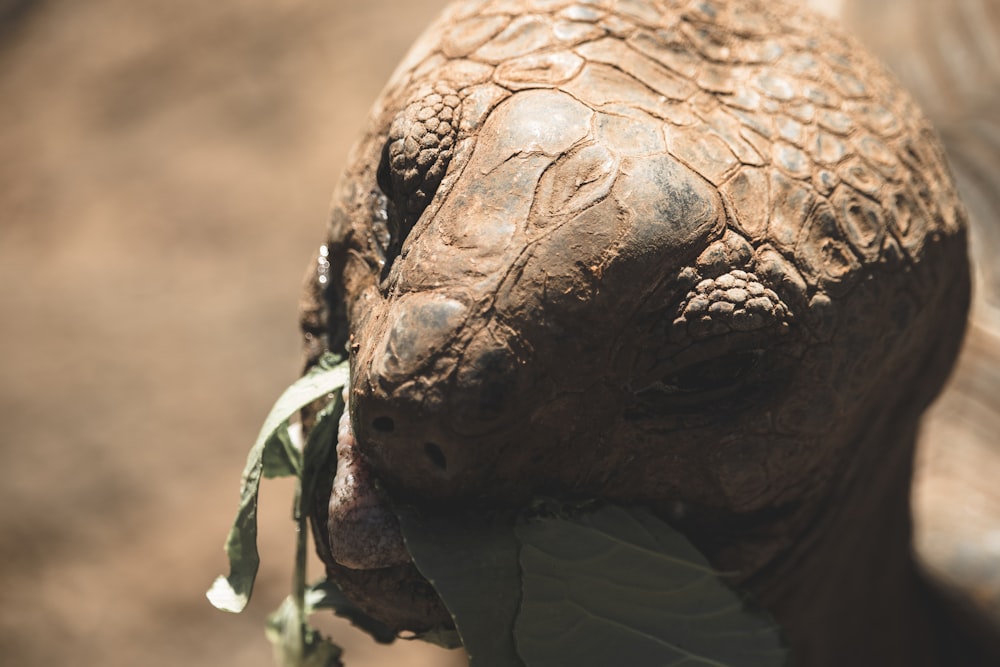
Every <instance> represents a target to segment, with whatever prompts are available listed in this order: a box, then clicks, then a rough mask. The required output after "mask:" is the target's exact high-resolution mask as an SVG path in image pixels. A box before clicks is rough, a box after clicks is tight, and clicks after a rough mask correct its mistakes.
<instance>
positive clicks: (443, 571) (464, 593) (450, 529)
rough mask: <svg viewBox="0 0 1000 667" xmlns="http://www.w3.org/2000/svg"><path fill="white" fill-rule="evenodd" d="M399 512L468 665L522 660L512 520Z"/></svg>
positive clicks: (510, 665)
mask: <svg viewBox="0 0 1000 667" xmlns="http://www.w3.org/2000/svg"><path fill="white" fill-rule="evenodd" d="M397 514H398V516H399V524H400V526H401V527H402V529H403V538H404V539H405V540H406V548H407V549H408V550H409V552H410V555H411V556H412V557H413V562H414V563H415V564H416V566H417V569H418V570H420V573H421V574H422V575H424V577H426V578H427V580H428V581H430V582H431V584H432V585H433V586H434V588H435V589H436V590H437V592H438V595H440V596H441V599H442V600H443V601H444V603H445V606H447V607H448V611H450V612H451V615H452V618H453V619H455V626H456V627H457V628H458V633H459V635H461V638H462V643H463V644H464V645H465V650H466V652H467V653H468V654H469V665H470V666H471V667H516V666H521V665H523V664H524V663H522V662H521V660H520V658H519V657H518V655H517V651H516V649H515V648H514V641H513V625H514V616H515V614H516V612H517V606H518V602H519V600H520V588H521V586H520V572H519V571H518V566H517V552H518V545H517V541H516V540H515V539H514V531H513V527H512V525H511V523H510V522H507V521H500V520H492V519H489V518H485V517H483V516H480V515H477V514H474V513H467V514H459V515H450V516H435V517H430V516H423V515H421V514H420V513H419V512H418V511H416V510H415V509H413V508H409V507H403V508H397ZM551 664H557V663H551ZM562 664H571V663H562Z"/></svg>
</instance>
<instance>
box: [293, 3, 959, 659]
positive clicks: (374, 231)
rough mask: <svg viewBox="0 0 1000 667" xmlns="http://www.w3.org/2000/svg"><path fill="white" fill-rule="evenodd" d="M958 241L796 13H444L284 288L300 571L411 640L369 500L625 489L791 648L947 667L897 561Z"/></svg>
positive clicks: (942, 630) (407, 596) (948, 358)
mask: <svg viewBox="0 0 1000 667" xmlns="http://www.w3.org/2000/svg"><path fill="white" fill-rule="evenodd" d="M612 6H614V7H615V9H611V7H612ZM965 253H966V251H965V220H964V213H963V210H962V208H961V206H960V204H959V202H958V201H957V199H956V196H955V194H954V190H953V186H952V183H951V178H950V176H949V174H948V170H947V167H946V165H945V161H944V158H943V154H942V152H941V149H940V147H939V144H938V142H937V140H936V138H935V135H934V133H933V131H932V130H931V128H930V127H929V125H928V123H927V122H926V121H925V120H924V118H923V116H922V115H921V113H920V111H919V110H918V109H917V108H916V107H915V106H914V104H913V103H912V101H911V100H910V99H909V97H908V96H907V95H906V94H905V93H904V92H902V91H901V90H900V89H899V88H898V87H897V86H896V84H895V83H894V82H893V81H891V80H890V79H889V78H888V77H887V76H886V74H885V73H884V72H883V70H882V69H881V67H880V66H879V65H878V64H877V63H875V62H874V61H873V60H872V59H871V58H870V57H869V56H867V55H866V54H865V53H864V52H863V51H862V50H861V49H860V48H859V47H858V46H857V45H856V44H854V43H853V42H851V41H850V40H847V39H845V38H843V37H841V36H840V35H839V34H838V33H837V32H836V30H834V29H832V28H831V27H830V26H829V25H826V24H824V23H823V22H822V21H821V20H820V19H818V18H816V17H814V16H812V15H809V14H804V13H802V11H801V10H800V9H798V8H791V7H788V6H785V5H782V4H780V3H776V2H767V3H764V2H760V3H758V2H749V1H747V2H724V1H716V2H669V1H668V2H663V3H659V4H656V3H652V2H644V1H640V0H633V1H632V2H618V3H613V5H612V3H587V4H585V5H577V4H574V3H572V2H569V1H565V2H563V1H541V0H538V1H536V2H529V1H527V0H507V1H506V2H504V1H501V0H498V1H496V2H486V3H469V2H467V3H459V4H456V5H454V6H452V7H451V8H450V9H449V10H448V11H447V12H446V13H445V15H444V16H443V17H441V18H440V19H439V20H438V22H437V23H436V24H435V25H434V26H432V27H431V28H430V29H429V30H428V32H427V33H426V35H425V37H424V38H422V39H421V41H420V42H419V43H418V44H417V45H416V46H415V47H414V50H413V51H412V52H411V54H410V55H409V56H408V57H407V59H406V60H405V62H404V63H403V64H402V65H401V67H400V68H399V70H398V71H397V73H396V74H395V76H394V77H393V79H392V80H391V81H390V83H389V85H388V87H387V88H386V90H385V92H384V93H383V95H382V97H381V98H380V99H379V101H378V102H377V103H376V106H375V109H374V111H373V114H372V117H371V121H370V124H369V127H368V129H367V132H366V134H365V136H364V138H363V139H362V140H361V142H360V143H359V144H358V145H357V146H356V148H355V150H354V152H353V154H352V157H351V160H350V164H349V166H348V168H347V172H346V174H345V175H344V177H343V179H342V180H341V183H340V186H339V189H338V192H337V194H336V197H335V203H334V211H333V215H332V220H331V225H330V230H329V237H328V240H327V243H326V245H325V247H324V250H323V252H322V253H321V255H320V256H319V257H318V261H317V262H316V264H315V265H314V267H313V268H311V270H310V274H309V280H308V286H307V290H306V294H305V298H304V304H303V330H304V332H305V339H306V349H307V355H308V357H309V359H310V360H314V359H316V358H317V357H318V355H319V354H321V353H322V352H323V351H324V350H326V349H332V350H341V349H344V347H345V346H346V347H347V348H348V349H349V351H350V356H351V371H352V381H351V387H350V392H349V404H350V418H351V426H352V427H353V434H352V433H349V432H347V431H345V432H344V433H343V434H342V436H341V442H340V444H339V446H338V452H340V454H341V458H340V462H339V463H338V467H339V470H338V471H333V470H331V471H330V486H328V487H326V489H327V490H329V489H333V491H332V493H326V494H325V495H324V497H323V498H319V499H317V502H316V511H315V513H314V527H315V529H316V533H317V537H318V542H319V548H320V554H321V556H322V557H323V559H324V561H325V562H326V563H327V565H328V568H329V569H330V574H331V576H333V577H334V578H336V579H337V580H338V581H339V582H340V583H341V584H342V586H343V587H344V589H345V591H346V592H347V593H348V595H349V596H351V597H352V598H354V599H355V601H356V602H357V603H358V604H359V605H360V606H362V607H363V608H364V609H366V610H368V611H369V612H370V613H372V614H373V615H375V616H377V617H379V618H380V619H382V620H384V621H385V622H387V623H388V624H389V625H391V626H392V627H395V628H397V629H400V630H403V629H408V630H418V631H420V630H426V629H429V628H431V627H435V626H441V625H447V624H448V623H449V622H450V621H449V619H448V616H447V613H446V612H445V611H444V609H443V607H442V606H441V604H440V602H439V601H438V600H437V598H436V596H435V594H434V592H433V590H432V589H431V588H430V587H429V585H427V583H426V582H425V581H423V580H422V579H421V578H420V576H419V575H418V574H417V573H416V570H415V569H414V568H413V567H412V565H410V564H409V563H408V562H407V560H406V556H405V551H404V550H401V549H400V548H399V541H398V535H395V534H394V533H395V529H394V519H393V518H392V515H391V513H390V512H389V510H388V509H387V507H386V503H387V502H388V500H389V499H390V498H391V499H393V500H397V501H398V500H405V501H407V502H412V503H417V504H423V505H426V506H434V507H447V506H449V505H453V504H455V503H468V502H478V503H483V504H487V505H494V506H497V507H517V506H519V505H520V504H522V503H524V502H525V501H526V500H527V499H528V498H530V497H531V496H533V495H536V494H547V495H550V496H551V495H555V496H558V497H564V498H591V497H600V498H606V499H609V500H612V501H614V502H619V503H639V504H643V505H647V506H650V507H652V508H654V509H655V510H656V511H658V512H659V513H660V514H661V516H664V517H665V518H667V519H669V520H671V521H673V522H674V523H675V524H676V525H677V526H678V527H680V528H681V529H682V530H684V531H685V532H686V533H687V534H688V535H689V536H690V537H691V539H692V540H694V542H695V543H696V544H697V545H698V546H699V547H700V548H701V549H702V550H703V551H704V552H705V553H706V554H707V555H708V556H709V557H710V559H712V561H713V563H715V564H716V566H717V567H719V568H721V569H723V570H726V571H730V572H735V573H737V577H736V580H737V581H738V582H740V583H741V584H743V585H744V586H745V587H747V588H748V589H749V590H751V591H753V592H754V593H755V594H756V595H757V596H758V598H759V599H760V600H761V601H762V602H763V603H764V605H765V606H767V607H768V608H769V609H771V610H772V611H773V612H774V613H775V614H776V616H777V617H778V619H779V621H781V622H782V624H783V626H784V627H785V630H786V632H787V634H788V637H789V640H790V642H791V645H792V649H793V655H794V656H795V661H796V664H803V665H825V664H831V665H834V664H838V665H839V664H928V665H929V664H949V663H948V662H947V661H948V660H950V659H952V658H953V657H954V656H955V655H956V653H955V652H956V651H958V650H964V649H956V648H955V647H956V646H966V645H967V644H968V642H967V641H966V640H965V639H964V638H962V637H960V636H959V635H958V634H956V633H957V632H958V631H957V630H953V629H952V628H951V625H950V624H949V623H948V622H945V621H941V617H940V614H943V613H944V612H943V611H941V610H940V608H939V607H940V605H939V604H938V602H937V601H936V599H935V598H933V596H932V595H931V594H930V593H929V592H927V591H926V590H925V589H924V588H923V587H922V586H921V584H920V582H919V579H918V575H917V573H916V572H915V571H914V567H913V564H912V562H911V559H910V556H909V539H910V533H909V530H910V528H909V513H908V500H907V493H908V489H909V479H910V474H911V468H912V451H913V443H914V437H915V432H916V428H917V423H918V420H919V416H920V414H921V412H922V411H923V410H924V408H925V407H926V406H927V405H928V404H929V402H930V401H931V400H932V399H933V398H934V396H935V395H936V394H937V393H938V391H939V389H940V387H941V385H942V383H943V382H944V380H945V378H946V377H947V374H948V372H949V369H950V368H951V365H952V363H953V361H954V357H955V354H956V351H957V348H958V345H959V342H960V339H961V336H962V332H963V330H964V322H965V312H966V309H967V305H968V290H969V287H968V266H967V260H966V254H965ZM335 472H336V477H335V476H334V473H335ZM359 480H364V483H361V482H359ZM375 480H377V484H376V482H375ZM387 533H388V534H389V535H387ZM340 544H358V545H360V546H359V548H356V549H352V548H347V549H346V551H345V549H344V548H341V547H338V546H337V545H340ZM376 544H378V545H387V544H388V545H391V546H390V547H385V548H384V547H382V546H380V547H379V548H377V549H376V548H368V547H369V546H370V545H376ZM331 545H333V546H332V547H331ZM886 619H890V620H886ZM876 623H878V624H880V625H879V627H880V628H881V632H880V633H879V636H874V635H873V633H872V631H871V628H872V627H873V626H874V624H876ZM928 627H934V628H935V631H934V632H924V630H926V628H928ZM914 632H918V633H922V634H920V635H919V636H920V637H922V639H920V640H917V641H910V640H908V639H907V636H908V635H912V634H913V633H914ZM963 659H964V658H963ZM970 660H971V658H970ZM969 664H972V663H971V662H970V663H969Z"/></svg>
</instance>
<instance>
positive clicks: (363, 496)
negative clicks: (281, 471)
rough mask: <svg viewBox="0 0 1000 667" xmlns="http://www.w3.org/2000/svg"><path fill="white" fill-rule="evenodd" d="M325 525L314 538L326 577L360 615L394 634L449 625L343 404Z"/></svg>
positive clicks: (443, 607)
mask: <svg viewBox="0 0 1000 667" xmlns="http://www.w3.org/2000/svg"><path fill="white" fill-rule="evenodd" d="M347 393H348V392H347V391H345V401H346V400H347V399H346V395H347ZM325 524H326V525H325V530H320V531H319V535H317V537H318V539H319V540H320V541H323V542H326V544H325V545H323V546H325V547H326V548H325V549H324V548H321V549H320V554H321V556H322V557H323V559H324V560H325V561H326V563H325V564H326V569H327V576H328V577H329V578H330V579H331V580H332V581H334V582H336V584H337V585H338V587H339V588H340V589H341V590H342V591H343V592H344V594H345V595H346V596H347V597H348V599H350V600H351V601H352V602H353V603H354V604H355V605H357V607H358V608H359V609H360V610H361V611H363V612H364V613H365V614H367V615H369V616H371V617H372V618H374V619H376V620H378V621H379V622H381V623H383V624H384V625H385V626H387V627H388V628H389V629H390V630H392V631H393V632H396V633H399V632H403V631H409V632H416V633H424V632H428V631H432V630H438V629H450V628H453V627H454V624H453V621H452V619H451V615H450V614H449V613H448V610H447V609H446V608H445V606H444V604H443V603H442V602H441V600H440V598H439V597H438V595H437V592H436V591H435V590H434V587H433V586H432V585H431V584H430V582H428V581H427V580H426V579H425V578H424V577H423V576H422V575H421V574H420V572H419V571H418V570H417V568H416V566H415V565H414V564H413V561H412V560H411V558H410V555H409V552H407V550H406V545H405V544H404V542H403V536H402V531H401V530H400V526H399V520H398V519H397V518H396V515H395V513H394V512H393V511H392V509H391V507H390V506H389V503H388V502H387V501H386V500H385V498H384V495H383V494H382V493H380V489H379V488H378V485H377V481H376V478H375V476H374V474H373V473H372V471H371V470H370V468H369V467H368V465H367V463H365V461H364V459H363V458H362V457H361V455H360V453H359V452H358V446H357V441H356V440H355V437H354V432H353V429H352V427H351V420H350V412H349V410H347V409H346V406H345V410H344V413H343V415H342V416H341V418H340V424H339V426H338V430H337V471H336V474H335V476H334V480H333V485H332V489H331V492H330V496H329V501H328V505H327V513H326V521H325Z"/></svg>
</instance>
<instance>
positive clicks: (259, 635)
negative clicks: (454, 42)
mask: <svg viewBox="0 0 1000 667" xmlns="http://www.w3.org/2000/svg"><path fill="white" fill-rule="evenodd" d="M441 4H442V2H441V0H419V1H417V2H408V3H398V2H390V1H389V0H378V1H375V2H366V3H339V2H307V1H305V0H278V1H275V0H244V1H242V2H239V3H205V2H194V1H192V0H145V1H144V2H134V1H130V0H91V1H90V2H73V1H71V0H47V1H42V0H36V1H34V2H21V1H17V2H15V1H11V0H0V100H2V103H0V155H2V156H3V158H4V159H3V161H2V162H0V308H2V310H3V314H2V316H0V350H2V352H0V438H2V439H0V442H2V445H0V446H2V450H0V451H2V464H0V508H3V509H2V511H0V562H2V563H3V566H2V569H0V590H3V594H2V597H3V604H2V605H0V655H3V662H4V663H5V664H10V665H101V666H106V667H113V666H115V665H130V666H131V665H139V664H141V665H150V666H156V665H164V666H166V665H171V666H173V665H241V666H249V665H261V666H262V667H263V666H265V665H271V664H273V663H272V661H271V656H270V649H269V647H268V645H267V643H266V641H265V639H264V634H263V626H264V617H265V616H266V614H267V613H269V612H270V611H271V610H272V609H274V608H275V607H276V606H277V605H278V603H279V602H280V600H281V598H282V597H284V595H285V594H286V593H287V592H288V588H289V580H290V566H291V560H292V554H293V533H292V523H291V521H290V519H289V511H290V504H291V488H292V487H291V485H290V484H289V483H288V482H287V481H285V480H281V481H275V482H270V483H267V484H266V485H265V488H264V492H263V498H262V507H261V524H262V531H263V534H262V536H261V542H262V544H261V551H262V559H263V564H262V569H261V574H260V579H259V583H258V588H257V592H256V595H255V598H254V600H253V602H252V604H251V606H250V608H249V610H248V611H247V612H245V613H244V614H243V615H242V616H228V615H226V614H223V613H221V612H217V611H215V610H213V609H212V608H211V607H210V606H209V604H208V602H207V601H206V600H205V597H204V591H205V589H206V588H207V586H208V585H209V584H210V583H211V581H212V579H213V578H214V577H215V576H216V575H217V574H218V573H220V572H222V571H223V570H224V569H225V567H226V563H225V559H224V555H223V552H222V542H223V539H224V537H225V534H226V531H227V530H228V525H229V522H230V521H231V519H232V515H233V512H234V510H235V508H236V500H237V487H238V483H239V475H240V472H241V469H242V465H243V461H244V457H245V455H246V451H247V449H248V448H249V446H250V444H251V442H252V441H253V438H254V436H255V435H256V431H257V429H258V427H259V425H260V423H261V421H262V419H263V417H264V415H265V413H266V412H267V409H268V408H269V407H270V404H271V402H272V401H273V400H274V398H275V397H276V396H277V394H278V393H279V392H280V391H281V390H282V389H283V388H284V387H285V386H286V385H287V384H288V383H289V382H291V381H292V380H293V379H294V378H295V377H296V375H297V372H298V370H299V348H298V346H299V341H298V334H297V331H296V304H297V299H298V291H299V284H300V278H301V275H302V271H303V269H304V265H305V262H306V260H307V259H308V257H309V255H310V253H311V252H312V251H313V249H314V247H315V245H316V244H317V243H318V242H319V241H320V239H321V238H322V233H323V228H324V223H325V214H326V210H327V203H328V198H329V192H330V191H331V189H332V185H333V183H334V181H335V179H336V177H337V174H338V171H339V169H340V168H341V166H342V164H343V162H344V159H345V155H346V152H347V149H348V147H349V144H350V142H351V141H352V140H353V138H354V137H355V135H356V134H357V131H358V128H359V127H360V125H361V123H362V121H363V118H364V115H365V114H366V112H367V108H368V105H369V104H370V103H371V100H373V99H374V98H375V95H376V93H377V92H378V89H379V88H380V87H381V85H382V84H383V82H384V81H385V80H386V78H387V77H388V74H389V72H390V70H391V69H392V67H393V66H394V65H395V63H396V62H397V61H398V60H399V58H400V57H401V55H402V53H403V51H404V50H405V48H406V46H407V45H408V44H409V43H410V42H411V41H412V39H413V38H414V36H415V34H416V33H417V31H419V29H420V28H421V27H422V26H423V25H424V24H426V23H427V22H428V21H429V20H430V18H431V17H432V15H433V14H434V13H435V12H436V11H437V9H438V7H439V6H440V5H441ZM319 571H320V569H319V568H318V567H316V566H315V564H314V565H313V570H312V572H313V573H314V574H317V575H318V573H319ZM326 626H327V627H328V628H330V627H332V628H333V630H332V631H333V632H334V633H335V635H336V639H337V640H338V641H339V642H340V643H341V644H343V645H344V646H345V647H346V649H347V656H346V658H347V661H348V664H349V665H351V666H352V667H356V666H361V665H375V664H392V665H431V664H434V665H445V664H461V661H462V658H461V654H460V653H457V652H444V651H442V650H438V649H436V648H434V647H430V646H427V645H424V644H421V643H409V642H399V643H397V644H396V645H394V646H393V647H390V648H385V647H379V646H376V645H375V644H374V643H373V642H371V641H370V640H368V639H367V638H366V637H364V636H362V635H360V634H359V633H356V632H355V631H353V630H351V629H349V628H348V627H347V626H346V624H344V623H339V622H338V623H337V624H336V625H334V624H333V623H326Z"/></svg>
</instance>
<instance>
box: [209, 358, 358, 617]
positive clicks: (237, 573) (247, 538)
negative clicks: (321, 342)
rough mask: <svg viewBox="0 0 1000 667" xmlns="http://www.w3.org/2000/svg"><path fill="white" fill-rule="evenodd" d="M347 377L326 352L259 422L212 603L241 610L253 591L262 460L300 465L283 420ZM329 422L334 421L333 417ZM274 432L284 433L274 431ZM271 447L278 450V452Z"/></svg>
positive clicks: (291, 467)
mask: <svg viewBox="0 0 1000 667" xmlns="http://www.w3.org/2000/svg"><path fill="white" fill-rule="evenodd" d="M338 362H339V363H338ZM347 379H348V364H347V362H346V361H344V362H340V360H339V359H338V358H337V357H335V356H334V355H330V354H328V355H326V357H324V358H323V359H322V360H321V361H320V363H319V364H317V365H316V366H315V367H313V369H312V370H311V371H310V372H309V373H308V374H307V375H306V376H304V377H302V378H300V379H299V380H298V381H297V382H295V384H293V385H292V386H291V387H289V388H288V389H286V390H285V392H284V393H283V394H282V395H281V397H280V398H279V399H278V402H277V403H275V405H274V407H273V408H272V409H271V412H270V414H268V416H267V419H265V420H264V426H263V427H262V428H261V430H260V434H259V435H258V436H257V440H256V442H254V445H253V447H252V448H251V450H250V453H249V455H248V456H247V463H246V467H245V469H244V470H243V479H242V482H241V484H240V505H239V510H238V511H237V514H236V520H235V521H234V522H233V527H232V529H231V530H230V531H229V536H228V538H227V539H226V554H227V555H228V556H229V576H228V577H219V578H218V579H216V580H215V582H214V583H213V584H212V588H211V589H209V591H208V599H209V601H210V602H211V603H212V604H213V605H215V607H217V608H219V609H222V610H224V611H231V612H236V613H238V612H241V611H243V609H244V608H245V607H246V605H247V602H249V600H250V595H251V593H252V592H253V584H254V579H255V578H256V577H257V568H258V567H259V565H260V556H259V555H258V553H257V493H258V491H259V489H260V479H261V476H262V474H263V473H264V461H265V459H267V461H268V462H269V464H271V465H273V467H272V468H269V470H268V472H269V473H276V472H285V473H286V474H294V471H295V470H297V469H300V466H296V465H295V464H293V463H292V460H293V458H296V457H297V456H298V455H297V454H291V453H290V452H291V450H294V447H292V446H291V443H290V439H289V438H288V436H287V430H288V420H289V419H290V418H291V417H292V416H293V415H294V414H295V413H296V412H298V411H299V410H301V409H302V407H303V406H305V405H307V404H309V403H311V402H313V401H315V400H317V399H320V398H322V397H324V396H327V395H329V394H331V393H332V394H337V395H339V394H340V391H341V389H342V388H343V387H344V385H345V384H346V383H347ZM334 402H335V403H336V402H337V401H334ZM333 421H334V424H335V423H336V419H333ZM279 432H280V433H282V434H283V435H280V436H278V435H276V434H277V433H279ZM276 449H280V450H282V451H281V452H280V453H279V452H276V451H275V450H276Z"/></svg>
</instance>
